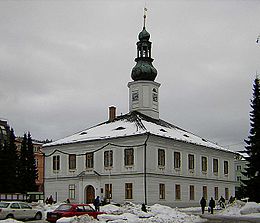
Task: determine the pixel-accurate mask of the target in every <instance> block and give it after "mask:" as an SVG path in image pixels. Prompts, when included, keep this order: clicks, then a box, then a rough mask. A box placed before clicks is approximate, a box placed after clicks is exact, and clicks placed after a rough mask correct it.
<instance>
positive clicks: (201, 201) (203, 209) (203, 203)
mask: <svg viewBox="0 0 260 223" xmlns="http://www.w3.org/2000/svg"><path fill="white" fill-rule="evenodd" d="M200 206H201V212H202V214H204V211H205V207H206V200H205V198H204V197H202V198H201V200H200Z"/></svg>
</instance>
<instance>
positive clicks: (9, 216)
mask: <svg viewBox="0 0 260 223" xmlns="http://www.w3.org/2000/svg"><path fill="white" fill-rule="evenodd" d="M6 218H14V215H12V214H8V215H7V216H6Z"/></svg>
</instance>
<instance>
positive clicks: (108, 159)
mask: <svg viewBox="0 0 260 223" xmlns="http://www.w3.org/2000/svg"><path fill="white" fill-rule="evenodd" d="M104 167H105V168H112V167H113V150H106V151H104Z"/></svg>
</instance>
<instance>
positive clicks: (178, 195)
mask: <svg viewBox="0 0 260 223" xmlns="http://www.w3.org/2000/svg"><path fill="white" fill-rule="evenodd" d="M175 200H176V201H179V200H181V185H180V184H175Z"/></svg>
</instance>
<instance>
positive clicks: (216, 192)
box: [214, 187, 218, 200]
mask: <svg viewBox="0 0 260 223" xmlns="http://www.w3.org/2000/svg"><path fill="white" fill-rule="evenodd" d="M214 195H215V196H214V197H215V200H218V187H214Z"/></svg>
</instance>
